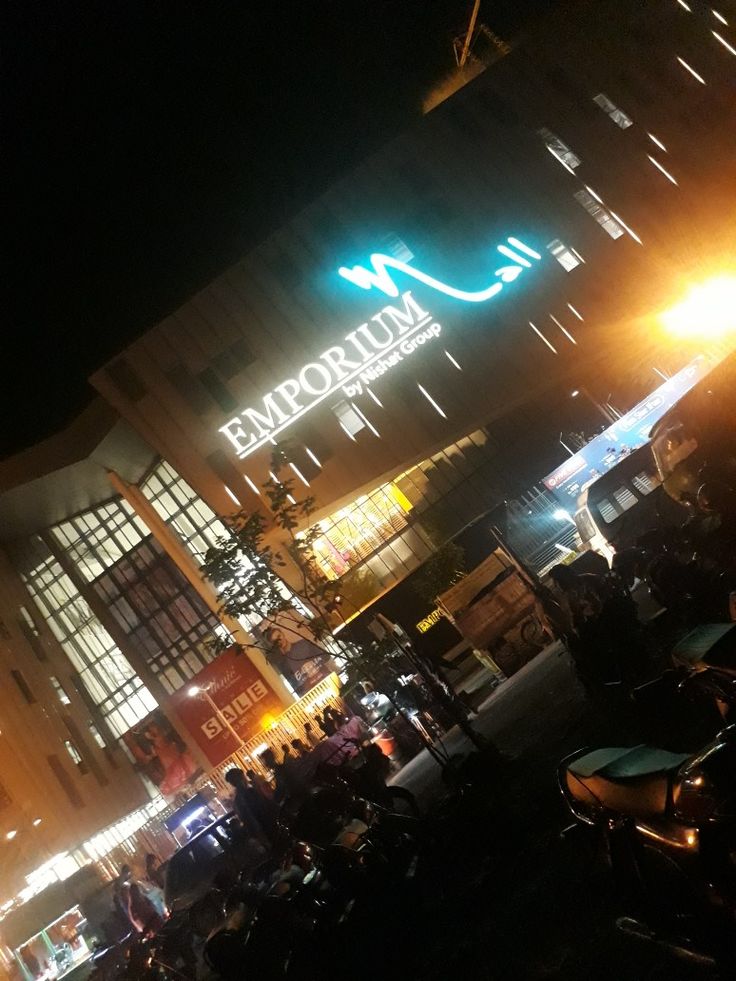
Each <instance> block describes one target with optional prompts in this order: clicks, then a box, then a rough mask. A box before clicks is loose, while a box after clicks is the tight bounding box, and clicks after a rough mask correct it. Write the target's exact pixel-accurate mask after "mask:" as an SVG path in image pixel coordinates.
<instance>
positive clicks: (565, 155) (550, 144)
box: [539, 128, 580, 170]
mask: <svg viewBox="0 0 736 981" xmlns="http://www.w3.org/2000/svg"><path fill="white" fill-rule="evenodd" d="M539 135H540V136H541V137H542V139H543V140H544V145H545V146H546V147H547V149H548V150H549V152H550V153H551V154H552V156H553V157H556V159H557V160H559V161H560V163H561V164H562V165H563V167H567V169H568V170H575V168H576V167H579V166H580V157H578V156H577V154H575V153H573V151H572V150H571V149H570V147H569V146H568V145H567V143H563V141H562V140H561V139H560V138H559V136H557V135H556V134H555V133H553V132H552V131H551V130H549V129H546V128H544V129H540V130H539Z"/></svg>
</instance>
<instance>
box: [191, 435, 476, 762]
mask: <svg viewBox="0 0 736 981" xmlns="http://www.w3.org/2000/svg"><path fill="white" fill-rule="evenodd" d="M287 465H288V457H287V451H285V449H284V448H283V447H277V448H276V449H275V450H274V453H273V456H272V462H271V473H272V476H271V478H270V479H269V480H268V481H267V482H266V483H265V484H264V485H263V490H264V494H265V496H266V499H267V501H268V503H269V507H270V510H271V517H272V520H273V523H274V524H275V526H276V527H277V528H279V529H280V530H281V531H282V532H285V534H286V539H287V546H288V550H289V553H290V555H291V558H292V560H293V565H294V566H295V568H296V570H297V573H298V576H299V584H298V587H297V588H295V589H291V588H289V587H288V586H287V585H286V583H285V582H284V579H283V578H282V575H281V572H280V570H284V569H285V568H286V567H287V564H288V563H287V560H286V557H285V555H284V553H283V552H282V551H281V550H279V549H278V548H274V547H273V546H272V545H271V544H270V543H269V541H268V537H267V531H268V527H269V526H268V522H267V519H266V518H265V517H264V516H263V515H262V514H261V513H259V512H254V513H251V514H249V513H246V512H244V511H241V512H239V513H238V514H236V515H234V516H233V517H232V518H231V519H230V521H229V534H228V535H227V536H225V537H223V538H221V539H219V540H218V542H217V544H216V546H214V547H213V548H210V549H208V551H207V553H206V555H205V561H204V565H203V570H202V571H203V575H204V576H205V578H206V579H209V580H210V581H211V582H212V583H213V585H214V586H215V588H216V590H217V595H218V599H219V602H220V611H221V613H222V614H225V615H227V616H229V617H233V618H235V619H238V618H241V617H242V618H243V619H244V620H245V621H246V622H247V623H248V624H250V626H251V628H254V627H255V628H259V631H258V632H259V633H263V631H264V630H265V629H267V627H268V626H278V627H279V628H280V629H282V630H284V631H288V630H291V631H292V632H293V633H294V635H295V637H303V636H304V631H305V627H306V628H307V629H308V630H309V631H310V632H311V634H312V635H313V637H314V639H315V640H316V641H317V642H324V641H325V640H327V639H328V638H329V639H330V643H329V646H330V647H332V648H333V649H334V650H336V651H337V652H339V656H340V657H341V658H343V659H344V661H345V662H346V664H347V671H348V677H349V678H350V680H351V681H352V683H353V684H354V683H356V682H357V681H358V680H360V679H361V678H365V679H366V680H369V681H372V682H373V683H376V681H377V679H378V677H379V676H380V675H384V676H385V672H386V669H387V668H388V670H389V671H391V670H392V668H393V669H394V670H393V672H392V673H394V674H395V673H396V669H397V668H398V666H399V664H400V663H401V662H402V661H403V662H404V663H405V659H406V658H409V659H410V660H411V662H412V666H413V667H414V670H416V671H418V672H419V673H421V674H422V675H423V676H424V678H425V681H426V682H427V683H428V685H429V687H430V688H431V689H432V690H433V692H434V693H435V695H437V696H438V697H439V698H440V700H442V701H443V702H444V704H445V708H446V709H448V710H449V711H450V714H452V715H454V716H455V718H456V721H457V722H458V723H459V724H460V725H462V726H463V728H464V729H465V731H466V733H467V734H468V736H469V737H470V738H471V739H473V741H474V742H477V740H478V736H477V734H476V733H475V732H474V731H473V730H472V728H471V727H469V726H468V725H467V723H466V722H465V719H464V717H459V716H458V715H457V711H456V707H454V706H450V705H448V701H449V702H451V701H452V700H451V699H448V696H447V695H446V693H444V692H443V691H438V682H437V679H436V678H435V677H433V676H432V673H431V672H430V671H429V670H428V668H427V666H426V665H424V664H423V663H422V662H421V660H420V659H418V658H416V656H415V655H414V654H413V652H412V651H410V650H406V649H402V648H401V647H400V646H399V645H398V644H396V643H393V642H392V641H391V640H390V639H386V640H384V641H383V642H378V643H377V644H374V645H371V646H370V647H368V648H361V649H357V648H355V647H353V646H352V645H348V644H346V643H345V642H344V641H342V640H341V639H340V638H339V637H336V636H335V634H334V632H333V630H334V625H335V623H336V621H337V620H338V614H339V608H340V595H339V583H336V582H331V581H329V580H327V579H325V577H324V576H322V575H321V573H320V572H319V569H318V567H317V564H316V561H315V557H314V544H315V541H316V539H317V538H318V537H319V535H320V531H319V528H317V527H315V526H314V522H313V521H312V519H313V516H314V513H315V500H314V498H313V497H311V496H310V497H307V498H304V499H303V500H300V501H298V500H297V499H296V498H295V496H294V489H295V488H294V481H293V479H292V478H291V477H289V476H286V477H282V474H283V472H284V469H285V468H286V467H287ZM305 525H306V529H307V530H306V531H299V528H300V527H303V526H305ZM256 646H258V647H262V646H263V645H262V644H261V643H260V642H259V643H258V644H256ZM389 687H390V686H389ZM439 687H440V688H441V686H439ZM386 694H387V695H388V696H389V698H391V697H392V693H391V691H386ZM394 704H395V705H396V703H394ZM396 708H397V709H398V710H399V711H400V712H401V714H402V715H403V714H404V713H403V711H402V710H401V708H400V707H399V706H398V705H396ZM425 744H426V741H425ZM427 748H429V749H432V747H431V745H428V746H427ZM435 755H437V754H436V751H435Z"/></svg>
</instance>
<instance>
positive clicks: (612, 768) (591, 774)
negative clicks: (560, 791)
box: [565, 746, 689, 818]
mask: <svg viewBox="0 0 736 981" xmlns="http://www.w3.org/2000/svg"><path fill="white" fill-rule="evenodd" d="M687 759H689V756H688V754H687V753H670V752H668V751H666V750H661V749H654V748H652V747H649V746H635V747H633V748H631V747H624V748H620V747H614V748H609V749H602V750H594V751H593V752H592V753H586V754H585V755H584V756H581V757H579V758H578V759H576V760H574V761H573V762H572V763H570V765H569V766H568V767H567V770H566V773H565V781H566V786H567V790H568V792H569V793H570V795H571V796H572V797H574V798H575V800H577V801H579V802H580V803H581V804H584V805H585V806H586V807H588V808H591V809H593V810H605V811H612V812H614V813H616V814H625V815H630V816H631V817H639V818H651V817H663V816H664V815H665V814H666V813H667V810H668V807H669V806H670V804H671V797H672V790H671V783H672V781H671V777H672V774H673V773H674V771H675V770H677V769H678V768H679V767H680V766H681V765H682V763H684V761H685V760H687Z"/></svg>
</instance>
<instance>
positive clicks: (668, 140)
mask: <svg viewBox="0 0 736 981" xmlns="http://www.w3.org/2000/svg"><path fill="white" fill-rule="evenodd" d="M729 5H730V4H729ZM724 6H725V5H724ZM724 19H729V18H727V17H725V18H724ZM730 19H732V20H733V21H735V22H736V13H734V15H733V17H732V18H730ZM729 32H730V33H729ZM735 102H736V35H734V33H733V31H732V30H731V28H730V27H729V26H728V25H724V24H722V23H721V22H720V20H719V19H716V18H715V17H714V14H713V11H712V9H711V8H709V7H707V6H706V5H705V4H704V3H699V2H696V0H688V3H687V4H686V3H683V2H682V0H651V2H648V3H646V4H641V3H639V2H635V0H596V2H595V3H593V2H588V0H572V2H569V3H566V4H560V5H559V6H558V8H557V9H556V10H555V13H554V15H553V16H552V17H551V18H550V19H549V20H547V21H545V22H543V23H542V24H540V25H538V27H537V29H535V32H534V34H533V35H530V36H529V37H526V38H523V39H521V40H520V41H519V43H518V44H517V45H516V47H515V48H514V50H512V51H511V52H510V53H509V54H508V55H506V56H505V57H504V58H502V59H501V60H500V61H498V62H497V63H496V64H495V65H493V66H492V67H491V68H489V69H488V70H487V71H486V72H484V73H483V74H481V75H480V76H479V77H478V78H476V79H475V80H474V81H473V82H472V83H470V84H469V85H468V86H467V87H466V88H464V89H463V90H461V91H460V92H458V93H457V94H456V95H455V96H453V97H452V98H451V99H450V100H448V101H447V102H446V103H444V104H443V105H441V106H440V107H439V108H437V109H436V110H434V111H433V112H432V113H431V114H429V115H428V116H426V117H425V118H424V119H423V120H422V121H421V122H420V123H418V124H417V125H416V126H415V127H414V128H412V129H411V130H410V131H408V132H407V133H405V134H404V135H403V136H401V137H400V138H398V139H397V140H395V141H393V142H392V143H390V144H389V145H387V146H386V147H384V148H383V149H382V150H381V151H380V152H378V153H377V154H375V155H374V156H373V157H371V158H370V159H369V160H367V161H366V162H365V164H364V165H363V166H362V167H360V168H359V169H358V170H357V171H355V172H354V173H352V174H350V175H348V176H346V177H345V178H344V179H343V180H342V181H340V182H338V183H337V184H336V185H335V186H333V187H332V188H331V189H330V190H329V191H328V192H327V193H326V194H324V195H323V196H322V197H321V198H319V199H318V200H317V201H315V202H314V203H313V204H312V205H311V206H309V207H308V208H307V209H305V210H304V211H303V212H302V213H300V214H299V215H297V216H296V217H295V218H294V220H293V221H292V222H290V223H289V225H288V226H287V227H284V228H283V229H281V230H279V231H277V232H275V233H274V234H273V235H271V236H270V237H269V238H268V239H267V240H266V241H264V242H263V243H262V245H261V246H260V247H258V248H256V249H254V250H253V251H252V252H251V253H250V254H249V255H247V256H245V257H244V258H243V259H242V260H241V261H240V262H238V263H237V264H236V265H235V266H233V267H232V268H231V269H228V270H227V271H225V272H224V273H223V274H222V275H221V276H219V277H218V278H217V279H216V280H215V281H213V282H212V283H210V284H209V285H208V286H207V287H206V288H204V289H203V290H201V291H200V292H199V293H197V294H196V295H195V296H192V297H191V298H190V299H188V300H187V301H186V302H185V303H184V304H183V305H182V306H181V307H180V308H179V309H177V310H176V311H174V312H172V313H171V315H170V316H168V317H167V318H166V319H164V320H163V321H162V322H161V323H159V324H157V325H155V326H153V327H152V328H151V329H150V330H148V331H147V332H146V333H145V334H144V335H143V336H141V337H140V338H138V339H137V340H136V341H134V342H133V343H131V344H130V345H128V346H127V347H126V348H125V349H123V350H121V351H120V354H119V355H118V356H117V357H116V358H114V359H113V360H112V361H110V362H109V363H108V364H107V365H104V366H102V367H101V368H100V369H99V371H97V372H96V373H95V374H94V375H93V377H92V379H91V382H92V385H93V387H94V388H95V390H96V392H97V393H98V396H99V399H98V401H97V402H96V403H94V404H93V405H92V406H91V407H90V408H89V409H88V410H87V411H86V412H85V413H83V415H82V416H81V417H80V418H79V419H78V420H76V421H75V422H74V423H73V424H72V425H71V426H70V427H69V428H68V429H67V430H66V431H65V432H63V433H60V434H59V435H58V436H57V437H55V438H53V439H51V440H48V441H46V442H45V443H44V444H41V445H40V446H38V447H34V448H32V449H31V450H28V451H26V452H25V453H22V454H19V455H18V456H17V457H15V458H13V459H12V460H7V461H4V462H3V463H2V464H0V546H1V547H2V549H3V551H4V557H3V559H2V571H1V572H0V588H2V591H3V592H2V603H3V611H4V612H3V614H2V619H3V622H4V623H5V624H6V626H7V631H8V632H9V634H10V636H9V637H8V638H5V639H4V640H3V641H2V644H3V645H4V646H3V648H2V650H3V654H2V656H3V659H4V661H3V664H4V671H5V672H6V678H5V681H6V683H5V684H4V685H3V694H2V695H0V712H2V713H7V718H8V719H12V720H13V721H12V728H13V731H15V730H16V729H18V731H20V732H28V731H30V729H29V727H32V726H36V727H37V730H36V731H37V732H38V733H39V737H38V740H37V741H36V740H28V739H26V738H23V739H20V738H19V739H18V742H17V744H16V743H14V744H13V745H14V747H15V746H16V745H17V747H18V748H17V749H15V748H14V749H13V750H12V754H13V758H14V759H16V758H17V760H18V766H19V768H18V769H13V768H12V767H11V768H10V769H9V770H8V771H7V772H6V769H5V766H6V764H5V762H4V760H5V755H6V754H4V756H3V763H2V768H0V781H1V782H2V785H3V787H4V788H5V789H4V790H2V789H0V799H1V800H5V799H6V798H7V799H9V800H10V802H11V803H10V804H6V805H2V803H0V820H1V821H2V822H3V823H2V826H1V827H0V831H3V833H5V834H6V835H7V834H8V833H9V832H11V831H13V830H17V832H18V840H19V841H20V835H21V831H20V828H21V825H22V827H23V828H24V829H26V830H27V833H28V834H29V835H30V834H31V830H30V829H28V828H27V826H28V825H30V828H33V833H36V832H38V833H41V829H44V828H49V829H50V830H49V839H48V842H47V844H45V845H44V846H43V847H44V848H46V849H47V850H48V851H49V853H52V854H57V853H61V852H64V851H65V850H66V849H68V848H71V847H72V846H73V845H76V844H79V840H81V839H82V838H84V836H85V835H86V834H87V831H89V833H90V834H91V833H92V831H93V830H94V829H95V828H97V829H99V828H102V827H103V826H104V825H106V824H109V823H111V822H113V821H114V820H115V819H119V818H122V817H123V816H124V815H125V814H126V813H127V812H128V811H130V810H131V808H132V806H133V805H134V804H135V805H138V804H140V805H141V806H143V804H144V803H145V801H146V800H150V799H151V798H152V797H155V795H156V788H155V786H151V780H150V779H148V781H147V782H145V781H144V782H143V783H141V781H140V780H139V779H138V777H139V776H140V775H141V773H143V772H144V771H143V770H142V767H141V762H140V760H139V759H137V758H136V757H135V755H134V754H133V755H131V753H130V751H129V750H130V746H129V745H128V744H127V743H125V740H124V737H126V734H128V733H130V731H131V730H134V729H135V727H140V726H141V725H142V724H143V723H144V721H145V720H146V719H147V718H148V717H149V716H150V715H151V713H155V712H156V711H158V710H163V711H164V713H165V716H166V719H167V724H169V725H170V726H171V727H172V735H171V739H172V740H177V739H178V740H180V742H181V745H182V746H184V747H186V748H188V750H189V752H190V754H191V756H192V760H193V764H194V765H199V766H200V767H202V768H206V767H207V760H206V759H205V758H204V757H203V756H202V754H201V751H200V749H199V748H198V746H197V744H196V741H194V740H193V739H192V737H191V733H190V732H188V731H187V728H186V726H185V725H184V724H183V723H182V720H181V718H180V716H179V714H178V713H177V710H176V703H175V699H176V697H177V695H178V694H179V695H180V694H181V692H182V691H183V690H185V689H186V686H188V685H190V684H191V683H192V681H193V680H195V679H196V677H197V675H198V673H199V672H200V671H204V670H206V669H207V667H208V665H210V664H211V662H212V659H213V658H214V657H215V647H214V642H216V641H217V639H218V638H219V639H220V640H222V639H223V636H230V637H232V638H233V639H235V640H238V639H240V640H242V641H243V642H245V644H246V646H247V657H248V658H249V659H250V662H251V663H252V665H253V669H254V670H255V671H256V672H257V675H258V678H260V679H261V680H262V682H263V685H264V686H265V687H266V688H267V690H268V691H269V692H270V693H271V694H272V695H273V697H274V698H275V699H276V700H277V701H278V703H279V704H281V705H284V706H286V705H288V704H289V702H290V701H293V700H294V697H295V695H294V692H293V690H291V691H290V689H289V686H288V682H287V681H286V680H284V679H283V678H282V677H280V676H279V674H278V673H277V672H276V671H275V670H274V669H273V667H271V665H270V664H269V663H268V661H267V659H266V658H265V657H264V654H263V652H262V651H260V650H259V649H258V648H257V646H255V647H254V646H251V645H249V643H248V638H247V635H246V631H245V630H244V628H243V626H242V625H240V624H234V623H230V622H223V620H222V618H221V617H220V616H219V615H218V611H217V602H216V597H215V595H214V592H213V591H212V589H211V587H210V586H209V585H208V584H207V583H205V582H204V581H203V580H202V577H201V574H200V572H199V568H200V565H201V561H202V557H203V555H204V552H205V551H206V549H207V548H208V547H209V546H210V545H212V544H213V543H214V542H215V541H216V540H217V538H218V537H220V536H221V535H223V534H224V533H226V522H227V519H228V517H229V516H230V515H232V514H233V513H234V512H236V511H239V510H241V509H245V510H255V509H260V510H262V511H263V512H264V513H265V514H267V513H268V509H267V507H266V502H265V498H264V495H263V492H262V487H263V484H264V482H265V481H267V480H268V478H269V472H270V470H271V469H272V463H271V457H272V453H273V450H274V447H275V446H278V447H279V448H281V449H282V450H283V452H284V453H285V455H286V457H287V460H288V468H287V472H288V473H289V476H290V479H291V480H292V481H293V493H294V494H295V495H299V496H304V495H310V496H313V497H314V499H315V507H316V511H315V514H314V517H313V520H314V521H315V522H318V523H319V535H318V538H317V542H316V546H315V560H316V564H317V566H318V568H319V571H320V572H321V574H322V575H323V576H324V577H325V578H327V579H329V580H331V581H335V582H337V583H339V586H340V591H341V593H342V595H343V615H344V618H345V619H350V618H352V617H353V616H355V615H357V614H358V613H359V612H360V611H361V610H364V609H365V608H366V607H367V606H369V605H370V604H371V603H372V602H373V601H374V600H375V599H376V598H377V597H378V596H380V595H382V594H384V593H385V592H386V591H387V590H390V589H391V588H392V587H393V586H394V585H396V584H397V583H399V582H401V581H402V580H403V579H404V578H406V577H407V576H408V575H410V574H411V573H412V572H413V571H414V570H416V569H417V567H418V566H419V565H420V564H421V563H422V561H424V560H425V559H426V558H427V557H428V556H429V555H431V554H432V552H433V551H434V550H435V549H436V548H437V547H438V546H440V545H441V544H442V543H443V542H445V541H447V539H448V538H450V537H451V536H452V535H454V534H456V533H457V532H458V531H459V530H460V529H461V528H463V527H464V526H465V525H467V524H468V523H469V522H471V521H472V520H473V519H475V518H477V517H478V515H481V514H484V513H485V512H487V511H489V510H490V509H491V508H493V507H494V506H495V505H497V504H499V503H500V502H502V501H503V500H504V499H505V498H507V497H510V496H515V495H517V494H518V493H520V492H521V491H523V490H524V489H525V488H528V487H529V486H530V485H532V484H533V483H534V482H535V481H537V480H539V479H540V478H541V477H542V476H543V475H544V474H545V473H547V472H549V471H550V470H551V469H552V468H553V467H554V466H556V465H557V464H559V463H560V462H561V460H562V459H564V455H565V449H564V448H563V446H561V444H560V440H559V436H560V432H564V431H566V430H569V429H570V428H574V427H575V426H576V425H578V424H579V425H580V426H582V425H583V423H582V422H580V421H579V419H578V415H579V413H580V412H581V411H582V410H581V408H580V402H579V401H578V402H572V401H571V399H570V392H571V390H572V389H575V390H584V391H586V392H592V393H594V397H593V398H592V404H593V405H594V406H595V405H596V404H597V403H602V402H605V401H606V400H607V398H608V393H609V392H611V391H612V390H613V389H614V388H615V386H616V385H617V383H618V382H619V381H620V379H621V378H622V377H624V378H626V379H627V381H628V382H629V383H630V390H631V393H632V398H631V402H633V401H635V400H636V396H638V395H641V394H643V393H644V392H646V391H647V390H648V389H650V388H653V387H654V385H655V384H656V382H657V378H656V375H654V374H653V370H654V368H656V367H657V366H658V365H661V364H662V363H663V359H665V360H668V361H669V363H671V364H673V365H674V366H675V367H681V366H682V365H683V364H684V363H685V362H687V361H688V360H689V358H690V357H691V355H692V351H691V350H690V349H685V348H684V347H683V348H682V349H673V346H672V343H671V342H668V341H667V340H666V339H665V338H664V337H663V336H661V335H660V334H659V332H658V327H657V314H658V313H659V311H661V310H662V309H663V308H665V307H667V306H669V305H671V304H672V303H673V302H675V301H676V300H678V299H679V297H680V296H681V295H682V292H683V291H684V290H685V289H686V288H687V286H688V285H689V284H692V283H697V282H700V281H702V280H704V279H706V278H708V277H709V276H713V275H717V274H719V273H722V272H724V271H728V266H729V264H730V265H731V267H733V247H732V244H730V243H729V240H728V239H729V235H730V234H731V229H732V227H733V218H734V217H735V215H734V210H735V206H734V197H733V191H732V189H733V186H734V180H735V179H736V141H734V140H733V136H732V133H731V132H730V131H729V128H728V126H727V125H725V123H724V120H726V119H727V118H729V116H728V114H729V113H733V109H734V103H735ZM729 216H730V220H729ZM289 574H290V573H289V571H288V570H287V572H286V576H287V578H288V576H289ZM24 610H25V611H26V612H25V613H24V612H23V611H24ZM3 637H4V635H3ZM39 638H41V639H39ZM39 651H42V652H43V656H41V655H40V654H39ZM14 672H16V673H17V674H18V677H16V674H14ZM8 677H9V678H10V679H11V683H9V684H8V683H7V682H8ZM21 677H22V678H23V679H24V680H22V681H21V680H20V679H21ZM29 692H31V693H35V692H38V694H33V697H32V698H31V699H30V700H29V698H28V693H29ZM62 696H63V697H62ZM65 699H68V702H66V701H65ZM5 700H7V705H6V704H5ZM254 718H256V717H255V716H254ZM0 719H2V722H3V726H2V728H3V729H5V724H4V723H5V717H4V716H2V715H0ZM253 725H254V727H255V728H254V731H255V730H257V728H258V725H257V719H256V721H255V722H254V724H253ZM0 738H2V737H0ZM147 738H148V737H147ZM150 738H153V737H150ZM26 744H28V745H26ZM126 747H127V749H126ZM23 754H26V755H23ZM52 757H53V759H54V762H52ZM21 759H22V760H23V767H22V770H21V769H20V760H21ZM35 772H37V773H38V775H39V776H38V783H37V784H36V783H34V782H33V780H31V779H30V778H29V779H28V781H27V784H28V788H29V789H28V794H29V795H30V796H27V797H24V795H23V790H22V784H23V780H22V779H21V775H22V773H35ZM144 775H145V774H144ZM106 781H107V782H109V786H108V783H107V782H106ZM6 785H7V786H6ZM49 787H50V788H51V790H50V791H49V793H48V801H49V807H50V808H51V809H52V810H54V811H55V812H56V813H57V818H53V817H52V816H51V815H47V814H46V812H44V813H42V811H41V809H40V807H39V806H37V802H40V801H41V800H42V799H43V795H42V790H43V789H44V788H49ZM31 788H33V793H31ZM159 789H160V788H159ZM52 795H53V796H52ZM98 798H99V799H98ZM79 800H81V801H82V805H81V806H78V803H75V801H79ZM85 807H88V808H89V810H88V811H85V810H84V808H85ZM83 813H84V815H85V817H84V821H82V823H81V824H80V816H81V815H82V814H83ZM36 817H40V818H41V819H42V823H41V824H39V825H34V823H33V822H34V821H35V820H36ZM72 817H73V820H72ZM87 818H88V820H87ZM72 823H73V824H74V826H75V828H82V827H83V828H84V829H85V830H84V832H83V833H82V834H81V835H78V836H77V839H78V840H76V841H72V840H71V832H69V830H68V829H69V827H70V824H72ZM16 826H17V827H16ZM64 827H66V828H67V833H66V838H64V834H63V833H62V831H61V830H58V829H63V828H64ZM52 830H53V833H52ZM57 830H58V833H57ZM25 833H26V831H24V834H25ZM54 835H56V837H54ZM11 840H14V839H11ZM29 840H30V839H29ZM31 871H32V869H31V868H30V867H29V866H28V863H27V862H20V864H19V868H18V875H19V876H21V877H22V876H27V875H28V873H29V872H31Z"/></svg>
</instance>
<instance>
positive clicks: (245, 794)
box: [225, 766, 268, 844]
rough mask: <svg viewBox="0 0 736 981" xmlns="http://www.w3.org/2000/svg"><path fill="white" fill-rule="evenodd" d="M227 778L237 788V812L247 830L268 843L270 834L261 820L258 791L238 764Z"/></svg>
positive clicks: (229, 772)
mask: <svg viewBox="0 0 736 981" xmlns="http://www.w3.org/2000/svg"><path fill="white" fill-rule="evenodd" d="M225 780H226V781H227V782H228V783H229V784H230V786H231V787H234V788H235V801H234V803H235V812H236V814H237V815H238V817H239V818H240V820H241V821H242V822H243V825H244V826H245V829H246V831H248V833H249V834H250V835H251V837H253V838H256V839H258V840H259V841H261V842H262V843H264V844H266V843H267V842H268V835H267V834H266V831H265V829H264V827H263V825H262V824H261V821H260V820H259V813H258V811H259V808H258V799H257V791H256V790H254V788H253V787H252V786H251V785H250V784H249V783H248V781H247V780H246V778H245V774H244V773H243V771H242V770H241V769H239V768H238V767H237V766H234V767H233V768H232V769H230V770H228V771H227V773H226V774H225Z"/></svg>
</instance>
